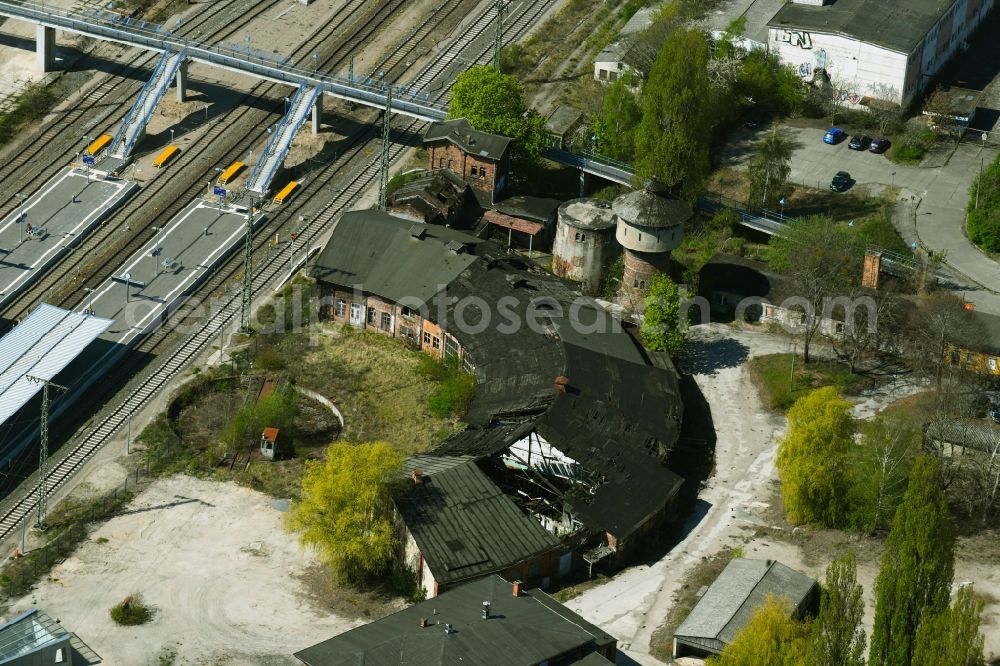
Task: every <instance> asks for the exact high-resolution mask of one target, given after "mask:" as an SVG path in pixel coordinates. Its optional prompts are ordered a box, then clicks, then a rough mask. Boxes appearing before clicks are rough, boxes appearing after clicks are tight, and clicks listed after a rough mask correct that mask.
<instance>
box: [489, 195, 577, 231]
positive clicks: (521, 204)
mask: <svg viewBox="0 0 1000 666" xmlns="http://www.w3.org/2000/svg"><path fill="white" fill-rule="evenodd" d="M561 204H562V201H561V200H559V199H552V198H549V197H532V196H528V195H526V194H515V195H514V196H511V197H507V198H506V199H504V200H503V201H498V202H497V203H495V204H494V205H493V207H494V208H495V209H497V210H498V211H500V212H501V213H504V214H506V215H513V216H514V217H522V218H524V219H526V220H531V221H532V222H539V223H541V224H546V223H547V222H548V221H549V220H551V219H553V218H554V217H555V214H556V211H557V210H559V206H560V205H561Z"/></svg>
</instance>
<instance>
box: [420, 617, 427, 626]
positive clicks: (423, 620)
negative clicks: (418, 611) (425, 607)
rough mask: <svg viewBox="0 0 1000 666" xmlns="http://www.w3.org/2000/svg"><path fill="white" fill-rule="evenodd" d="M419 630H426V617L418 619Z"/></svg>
mask: <svg viewBox="0 0 1000 666" xmlns="http://www.w3.org/2000/svg"><path fill="white" fill-rule="evenodd" d="M420 628H421V629H426V628H427V618H426V617H422V618H420Z"/></svg>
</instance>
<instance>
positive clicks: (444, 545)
mask: <svg viewBox="0 0 1000 666" xmlns="http://www.w3.org/2000/svg"><path fill="white" fill-rule="evenodd" d="M405 488H406V489H405V491H403V492H402V493H401V494H400V495H399V496H398V497H397V498H396V507H397V509H398V510H399V513H400V516H401V517H402V518H403V522H404V523H406V527H407V529H408V530H409V531H410V534H412V535H413V540H414V541H416V542H417V546H418V547H419V548H420V552H421V553H422V554H423V556H424V562H426V563H427V566H428V567H430V570H431V572H432V573H433V574H434V580H436V581H437V582H438V583H440V584H446V583H449V582H455V581H460V580H465V579H467V578H472V577H475V576H482V575H484V574H488V573H493V572H497V571H502V570H504V569H506V568H508V567H510V566H513V565H515V564H518V563H520V562H524V561H525V560H528V559H530V558H532V557H534V556H535V555H537V554H539V553H544V552H546V551H549V550H552V549H555V548H558V547H559V540H558V539H556V538H555V537H554V536H552V535H551V534H549V533H548V532H547V531H545V528H543V527H542V526H541V524H539V523H538V522H537V521H535V520H533V519H531V518H529V517H528V516H527V515H525V514H524V513H523V512H522V511H521V510H520V509H519V508H518V507H517V505H516V504H514V502H513V500H511V499H510V498H509V497H507V496H506V495H504V494H503V492H502V491H501V490H500V489H499V488H497V486H496V485H495V484H494V483H493V481H491V480H490V478H489V477H488V476H486V474H484V473H483V472H482V470H480V469H479V467H478V466H476V464H475V463H474V462H466V463H464V464H460V465H455V466H453V467H450V468H448V469H443V470H440V471H436V472H434V473H428V472H427V471H426V470H425V474H424V477H423V483H421V484H412V483H410V484H407V485H406V486H405Z"/></svg>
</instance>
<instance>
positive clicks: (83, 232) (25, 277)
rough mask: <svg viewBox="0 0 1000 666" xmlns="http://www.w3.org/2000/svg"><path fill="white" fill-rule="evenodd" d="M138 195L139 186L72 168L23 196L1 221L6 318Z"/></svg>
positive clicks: (0, 276) (0, 288) (0, 274)
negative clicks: (12, 305) (22, 296)
mask: <svg viewBox="0 0 1000 666" xmlns="http://www.w3.org/2000/svg"><path fill="white" fill-rule="evenodd" d="M138 189H139V185H138V184H136V183H135V182H131V181H126V180H118V179H107V178H103V177H102V176H101V175H100V174H99V173H97V172H94V171H91V170H89V169H85V168H77V167H70V168H68V169H66V170H65V171H63V172H62V173H60V174H59V175H58V176H56V177H55V178H53V179H52V180H50V181H48V182H47V183H45V184H44V185H43V186H42V187H41V188H40V189H38V190H37V191H36V192H34V193H33V194H31V195H30V196H28V195H23V196H21V199H22V200H21V201H20V205H18V207H17V208H16V209H15V210H14V211H13V212H12V213H11V214H9V215H8V216H7V217H6V218H4V219H3V220H2V221H0V312H2V311H3V308H4V306H5V305H6V304H7V302H9V300H10V299H11V298H12V297H13V296H15V295H16V294H18V293H19V292H21V291H22V290H24V289H26V288H27V287H29V286H30V285H31V284H33V283H34V282H35V281H36V280H38V279H39V278H40V277H41V276H42V275H44V273H45V272H46V270H48V268H49V267H50V266H51V265H52V264H53V263H54V262H55V261H56V260H57V259H59V257H61V256H62V255H63V254H65V253H66V252H68V251H70V250H71V249H72V248H73V246H75V245H76V244H77V243H79V242H80V241H81V240H83V238H84V237H86V236H87V234H88V233H90V232H91V231H92V230H93V229H94V227H96V226H97V225H98V224H99V223H100V222H101V220H103V219H104V218H105V217H107V216H108V214H110V213H111V212H112V211H114V210H115V209H116V208H118V207H119V206H121V205H122V204H123V203H124V202H125V200H126V199H128V198H129V197H130V196H132V195H133V194H135V192H136V191H138Z"/></svg>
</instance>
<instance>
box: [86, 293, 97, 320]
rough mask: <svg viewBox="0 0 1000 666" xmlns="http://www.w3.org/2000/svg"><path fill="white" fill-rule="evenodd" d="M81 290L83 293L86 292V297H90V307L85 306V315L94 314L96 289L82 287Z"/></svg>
mask: <svg viewBox="0 0 1000 666" xmlns="http://www.w3.org/2000/svg"><path fill="white" fill-rule="evenodd" d="M83 290H84V291H85V292H87V296H89V297H90V298H89V299H88V300H89V301H90V305H88V306H87V313H88V314H93V313H94V292H95V291H97V288H96V287H84V288H83Z"/></svg>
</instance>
